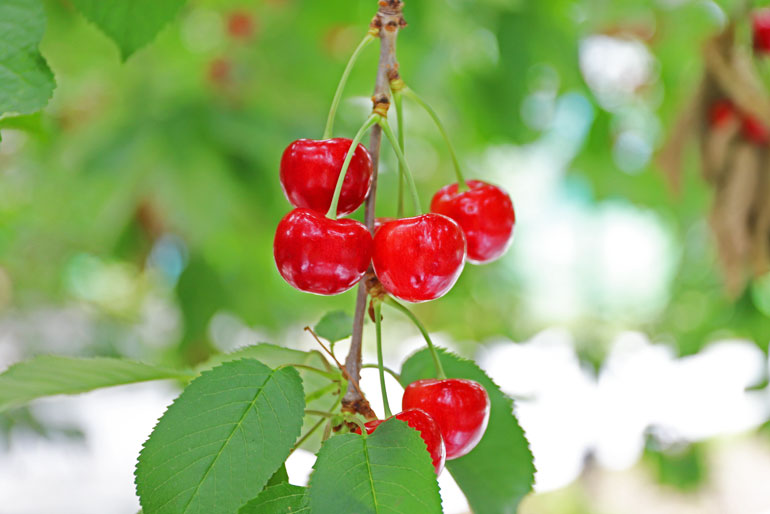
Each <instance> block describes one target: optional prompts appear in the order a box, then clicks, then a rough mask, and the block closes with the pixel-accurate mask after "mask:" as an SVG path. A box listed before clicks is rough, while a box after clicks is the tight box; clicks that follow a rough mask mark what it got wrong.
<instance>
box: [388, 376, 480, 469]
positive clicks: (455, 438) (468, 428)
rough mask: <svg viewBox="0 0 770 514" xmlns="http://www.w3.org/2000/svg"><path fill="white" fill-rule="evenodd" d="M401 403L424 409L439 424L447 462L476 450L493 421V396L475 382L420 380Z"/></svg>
mask: <svg viewBox="0 0 770 514" xmlns="http://www.w3.org/2000/svg"><path fill="white" fill-rule="evenodd" d="M401 404H402V405H403V407H404V409H422V410H424V411H425V412H427V413H428V414H429V415H430V417H432V418H433V419H434V420H435V421H436V423H438V426H439V428H440V429H441V436H442V437H443V439H444V444H445V445H446V458H447V460H450V459H456V458H458V457H462V456H463V455H465V454H467V453H468V452H469V451H471V450H472V449H473V448H475V447H476V445H477V444H478V442H479V441H480V440H481V438H482V437H483V436H484V431H485V430H486V429H487V423H488V422H489V408H490V405H489V396H488V395H487V392H486V390H485V389H484V387H482V385H481V384H479V383H478V382H474V381H473V380H464V379H460V378H449V379H443V380H439V379H426V380H417V381H416V382H412V383H411V384H409V385H408V386H407V387H406V389H405V390H404V398H403V399H402V400H401Z"/></svg>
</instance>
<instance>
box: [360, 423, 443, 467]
mask: <svg viewBox="0 0 770 514" xmlns="http://www.w3.org/2000/svg"><path fill="white" fill-rule="evenodd" d="M394 417H395V418H396V419H400V420H401V421H404V422H405V423H406V424H407V425H409V426H410V427H412V428H413V429H415V430H417V431H418V432H419V433H420V436H421V437H422V440H423V441H425V445H426V446H427V447H428V453H430V458H431V459H432V460H433V468H434V469H435V470H436V475H440V474H441V471H442V470H443V469H444V461H445V460H446V448H445V447H444V440H443V439H442V438H441V430H440V429H439V427H438V425H437V424H436V422H435V421H434V420H433V418H431V417H430V416H429V415H428V414H427V413H426V412H425V411H422V410H420V409H407V410H404V411H402V412H399V413H398V414H396V415H395V416H394ZM388 419H390V418H388ZM385 421H386V420H384V419H376V420H374V421H369V422H367V423H366V424H364V427H365V428H366V433H367V434H371V433H372V432H374V431H375V430H376V429H377V427H378V426H380V424H382V423H384V422H385ZM355 432H356V433H357V434H360V433H361V429H360V428H356V429H355Z"/></svg>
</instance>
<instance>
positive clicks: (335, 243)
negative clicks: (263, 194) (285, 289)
mask: <svg viewBox="0 0 770 514" xmlns="http://www.w3.org/2000/svg"><path fill="white" fill-rule="evenodd" d="M273 255H274V256H275V264H276V265H277V266H278V272H279V273H280V274H281V276H282V277H283V278H284V279H285V280H286V282H288V283H289V284H291V285H292V286H294V287H295V288H297V289H299V290H300V291H305V292H307V293H315V294H322V295H332V294H338V293H342V292H344V291H347V290H348V289H350V288H351V287H353V286H354V285H355V284H356V282H358V281H359V280H361V277H363V276H364V273H365V272H366V270H367V268H368V267H369V263H370V261H371V257H372V236H371V234H369V231H368V230H366V227H365V226H364V225H363V224H361V223H359V222H358V221H355V220H350V219H337V220H332V219H329V218H327V217H326V216H324V215H323V214H320V213H318V212H315V211H313V210H311V209H294V210H293V211H291V212H289V214H287V215H286V216H285V217H284V218H283V219H282V220H281V222H280V223H278V229H277V230H276V232H275V240H274V241H273Z"/></svg>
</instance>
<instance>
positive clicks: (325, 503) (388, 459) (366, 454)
mask: <svg viewBox="0 0 770 514" xmlns="http://www.w3.org/2000/svg"><path fill="white" fill-rule="evenodd" d="M313 469H314V470H313V474H312V475H311V477H310V491H309V495H310V511H311V512H313V514H339V513H341V512H355V513H357V514H369V513H377V512H392V513H394V514H395V513H401V514H414V513H417V512H419V513H420V514H435V513H439V512H441V498H440V497H439V492H438V483H437V482H436V473H435V471H434V469H433V464H432V463H431V459H430V455H429V454H428V452H427V451H426V449H425V442H424V441H423V440H422V437H420V435H419V434H418V433H417V431H416V430H414V429H412V428H410V427H409V426H408V425H407V424H406V423H404V422H403V421H400V420H397V419H395V418H393V419H390V420H388V421H386V422H385V423H383V424H381V425H380V426H379V427H377V430H376V431H375V432H374V433H373V434H372V435H370V436H367V437H364V436H361V435H357V434H343V435H338V436H335V437H332V438H331V439H329V440H327V441H326V442H325V443H324V444H323V446H322V447H321V451H320V452H319V453H318V460H316V463H315V466H314V467H313Z"/></svg>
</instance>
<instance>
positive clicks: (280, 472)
mask: <svg viewBox="0 0 770 514" xmlns="http://www.w3.org/2000/svg"><path fill="white" fill-rule="evenodd" d="M288 482H289V473H288V472H287V471H286V464H281V467H279V468H278V469H277V470H276V472H275V473H273V476H271V477H270V480H268V481H267V484H265V487H270V486H272V485H278V484H285V483H288Z"/></svg>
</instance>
